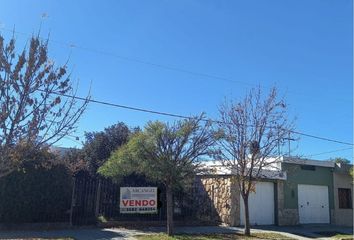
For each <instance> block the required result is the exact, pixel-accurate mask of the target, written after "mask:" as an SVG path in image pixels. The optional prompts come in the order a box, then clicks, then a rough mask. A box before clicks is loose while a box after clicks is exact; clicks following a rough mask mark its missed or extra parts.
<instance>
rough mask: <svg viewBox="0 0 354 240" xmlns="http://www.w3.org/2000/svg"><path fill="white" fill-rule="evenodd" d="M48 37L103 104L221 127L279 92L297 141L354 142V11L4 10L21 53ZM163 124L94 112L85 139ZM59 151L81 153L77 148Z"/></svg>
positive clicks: (313, 6)
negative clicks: (227, 101)
mask: <svg viewBox="0 0 354 240" xmlns="http://www.w3.org/2000/svg"><path fill="white" fill-rule="evenodd" d="M44 13H45V14H46V15H47V17H45V18H42V15H43V14H44ZM40 25H41V35H42V36H43V37H46V36H47V35H48V33H49V32H50V39H51V40H52V41H51V42H50V46H49V55H50V57H51V58H52V59H54V60H55V62H57V63H58V64H63V63H65V61H66V60H67V58H68V57H69V56H70V61H69V65H70V68H71V69H72V71H73V78H74V80H79V95H85V93H87V91H88V89H89V87H90V84H91V94H92V97H93V98H94V99H98V100H103V101H110V102H114V103H117V104H124V105H129V106H135V107H141V108H148V109H153V110H157V111H164V112H172V113H176V114H183V115H190V114H199V113H201V112H206V113H207V114H208V116H209V117H213V118H215V117H217V106H218V105H219V104H220V103H221V102H222V100H223V99H224V97H227V98H235V99H240V98H242V97H243V96H244V95H245V93H246V92H247V91H248V90H249V89H250V88H251V87H252V86H258V85H261V86H262V87H263V88H264V90H265V91H267V90H268V89H269V87H270V86H272V85H276V86H277V87H278V89H279V92H280V94H281V95H284V96H285V99H286V101H287V102H288V104H289V114H290V117H291V118H292V117H296V118H297V121H296V128H297V130H298V131H301V132H305V133H309V134H313V135H318V136H322V137H328V138H333V139H337V140H341V141H345V142H352V141H353V71H352V68H353V5H352V1H351V0H267V1H263V0H247V1H246V0H244V1H241V0H240V1H211V0H194V1H191V0H188V1H187V0H179V1H168V0H160V1H158V0H155V1H154V0H152V1H135V0H129V1H128V0H125V1H113V0H112V1H69V0H65V1H49V0H47V1H13V0H11V1H10V0H8V1H7V0H5V1H4V0H3V1H2V2H1V9H0V31H1V32H2V34H3V35H4V36H5V37H9V36H10V33H9V31H8V30H9V29H12V28H13V27H14V26H15V28H16V31H17V32H18V33H16V34H15V35H16V37H17V40H18V42H17V43H18V46H19V48H20V49H21V48H22V47H23V46H24V44H25V43H26V41H27V39H28V37H29V35H28V34H32V33H37V32H38V29H39V26H40ZM22 33H24V34H22ZM70 44H73V45H75V46H77V47H72V46H71V47H70V46H69V45H70ZM107 53H108V54H107ZM124 58H130V59H136V60H141V61H144V62H150V63H154V64H160V65H164V66H169V67H173V68H180V69H185V70H188V71H192V72H198V73H203V74H208V75H213V76H217V77H220V78H225V79H227V80H222V79H220V78H210V77H206V76H201V75H196V74H190V73H186V72H181V71H174V70H171V69H168V68H161V67H157V66H154V65H150V64H142V63H139V62H137V61H130V60H127V59H124ZM156 119H159V120H164V121H173V120H174V119H173V118H168V117H160V116H157V115H152V114H147V113H139V112H133V111H129V110H124V109H118V108H112V107H108V106H101V105H97V104H91V105H90V106H89V108H88V110H87V112H86V113H85V115H84V116H83V118H82V120H81V121H80V123H79V126H78V131H77V133H75V135H77V136H82V135H83V132H84V131H99V130H102V129H103V128H104V127H107V126H109V125H111V124H114V123H116V122H117V121H123V122H125V123H126V124H128V125H129V126H137V125H139V126H143V125H144V124H145V123H146V122H147V121H148V120H156ZM60 145H61V146H75V145H77V143H76V142H75V141H74V140H73V138H72V137H69V138H66V139H64V140H63V141H62V142H60ZM292 147H296V153H298V154H301V155H303V156H308V155H314V154H318V153H322V152H327V151H332V150H338V149H344V148H348V146H346V145H341V144H336V143H330V142H325V141H320V140H315V139H311V138H307V137H302V138H301V139H300V141H299V142H298V143H292ZM349 147H350V146H349ZM336 156H340V157H345V158H348V159H352V157H353V151H352V150H343V151H338V152H334V153H329V154H320V155H315V156H313V157H312V158H315V159H328V158H330V157H336Z"/></svg>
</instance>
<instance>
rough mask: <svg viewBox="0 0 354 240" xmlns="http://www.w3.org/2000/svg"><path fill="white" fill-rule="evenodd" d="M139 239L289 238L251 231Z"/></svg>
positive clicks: (153, 236) (223, 239)
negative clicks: (245, 234)
mask: <svg viewBox="0 0 354 240" xmlns="http://www.w3.org/2000/svg"><path fill="white" fill-rule="evenodd" d="M136 238H137V239H139V240H234V239H250V240H251V239H291V238H289V237H286V236H284V235H281V234H278V233H252V234H251V236H250V237H246V236H244V235H243V234H241V233H233V234H178V235H175V236H173V237H169V236H167V235H166V234H151V235H139V236H136Z"/></svg>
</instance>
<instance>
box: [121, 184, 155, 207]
mask: <svg viewBox="0 0 354 240" xmlns="http://www.w3.org/2000/svg"><path fill="white" fill-rule="evenodd" d="M119 207H120V213H157V187H121V188H120V202H119Z"/></svg>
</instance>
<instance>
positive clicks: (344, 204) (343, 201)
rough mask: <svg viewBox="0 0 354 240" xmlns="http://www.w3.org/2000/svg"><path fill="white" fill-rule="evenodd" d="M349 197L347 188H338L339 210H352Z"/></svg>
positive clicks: (349, 191) (349, 193) (349, 192)
mask: <svg viewBox="0 0 354 240" xmlns="http://www.w3.org/2000/svg"><path fill="white" fill-rule="evenodd" d="M351 195H352V194H351V190H350V189H349V188H338V199H339V208H352V197H351Z"/></svg>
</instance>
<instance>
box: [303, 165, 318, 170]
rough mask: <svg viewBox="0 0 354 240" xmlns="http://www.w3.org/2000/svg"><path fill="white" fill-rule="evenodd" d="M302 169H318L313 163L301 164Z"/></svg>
mask: <svg viewBox="0 0 354 240" xmlns="http://www.w3.org/2000/svg"><path fill="white" fill-rule="evenodd" d="M301 169H302V170H308V171H316V167H315V166H312V165H301Z"/></svg>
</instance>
